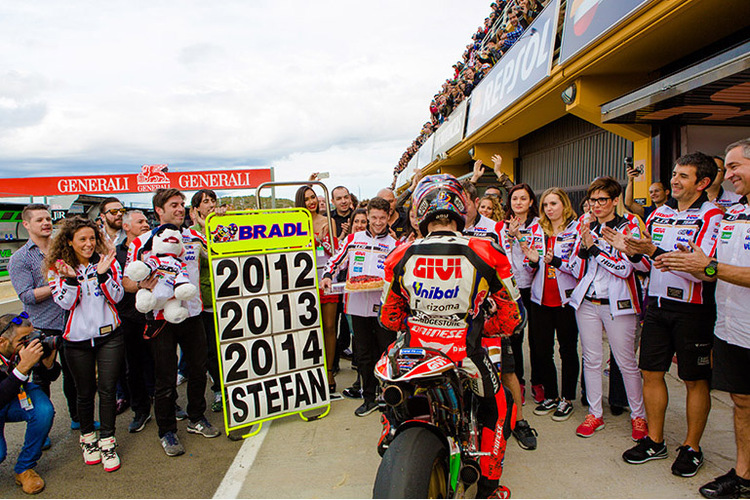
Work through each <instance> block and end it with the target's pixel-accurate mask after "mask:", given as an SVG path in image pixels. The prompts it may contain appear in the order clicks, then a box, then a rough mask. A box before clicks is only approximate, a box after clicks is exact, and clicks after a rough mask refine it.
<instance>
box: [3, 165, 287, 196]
mask: <svg viewBox="0 0 750 500" xmlns="http://www.w3.org/2000/svg"><path fill="white" fill-rule="evenodd" d="M271 180H272V179H271V169H270V168H254V169H237V170H208V171H200V172H169V171H168V168H167V165H143V166H142V167H141V172H140V173H139V174H120V175H81V176H70V177H19V178H11V179H0V197H10V196H59V195H66V194H118V193H151V192H153V191H156V190H157V189H161V188H176V189H179V190H181V191H197V190H199V189H248V188H256V187H258V186H259V185H260V184H262V183H264V182H269V181H271Z"/></svg>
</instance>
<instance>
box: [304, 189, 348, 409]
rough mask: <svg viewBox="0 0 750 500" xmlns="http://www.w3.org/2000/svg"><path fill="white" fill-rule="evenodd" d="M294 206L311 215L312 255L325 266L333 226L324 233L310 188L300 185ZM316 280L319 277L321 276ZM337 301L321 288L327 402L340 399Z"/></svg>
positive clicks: (330, 253)
mask: <svg viewBox="0 0 750 500" xmlns="http://www.w3.org/2000/svg"><path fill="white" fill-rule="evenodd" d="M294 206H296V207H297V208H306V209H307V210H308V211H309V212H310V214H311V215H312V221H313V233H314V236H315V247H316V248H317V249H318V251H317V252H318V253H317V256H316V257H317V261H318V265H319V266H325V264H326V263H327V261H328V259H330V258H331V257H333V255H334V253H335V252H336V250H337V249H338V241H339V240H338V239H337V238H336V234H335V233H336V227H335V226H334V227H333V231H334V234H330V233H329V230H328V220H327V219H326V217H325V216H323V215H322V214H321V213H320V204H319V203H318V197H317V195H316V194H315V191H313V190H312V188H311V187H309V186H302V187H300V188H299V189H298V190H297V193H296V195H295V197H294ZM321 249H322V250H321ZM319 278H320V279H322V278H323V276H322V273H321V276H319ZM338 302H339V295H337V294H335V293H326V291H325V290H323V289H322V288H321V291H320V309H321V317H322V323H323V341H324V343H325V352H326V366H327V367H328V392H329V393H330V398H331V399H341V398H342V396H341V394H339V393H338V392H336V379H335V373H334V368H333V366H334V357H335V355H336V309H337V305H338Z"/></svg>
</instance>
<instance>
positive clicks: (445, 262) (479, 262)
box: [380, 174, 525, 498]
mask: <svg viewBox="0 0 750 500" xmlns="http://www.w3.org/2000/svg"><path fill="white" fill-rule="evenodd" d="M414 204H415V206H416V207H417V209H416V210H417V221H418V223H419V229H420V232H421V233H422V234H426V235H427V236H426V237H425V238H424V239H421V240H417V241H415V242H413V243H411V244H405V245H401V246H399V247H397V248H396V249H395V250H394V251H393V252H391V254H390V255H389V256H388V258H387V259H386V262H385V281H386V287H385V289H384V290H383V298H382V307H381V310H380V322H381V324H382V325H383V326H384V327H385V328H387V329H390V330H393V331H404V332H406V333H405V335H404V337H403V339H402V340H403V342H404V343H405V345H406V346H408V347H429V348H433V349H439V350H441V351H442V352H443V353H445V354H446V355H447V356H448V357H450V358H451V359H452V360H453V361H454V362H455V363H457V364H458V365H459V366H461V368H462V370H463V371H464V372H466V373H467V375H468V376H469V377H470V378H471V379H472V390H473V391H474V392H475V393H476V394H477V395H478V396H479V398H480V401H481V403H480V411H479V414H480V419H481V421H482V422H481V423H482V424H483V429H482V434H481V441H480V450H481V451H483V452H489V455H488V456H482V457H481V459H480V468H481V473H482V475H481V478H480V480H479V485H478V490H477V498H487V497H490V496H492V497H495V496H497V497H501V498H504V497H507V496H508V495H509V493H510V492H509V490H508V489H507V488H505V487H502V486H499V480H500V476H501V474H502V464H503V457H504V455H505V446H506V439H507V437H508V435H509V434H510V431H511V427H512V425H513V415H514V411H513V399H512V396H511V395H510V393H509V392H507V391H506V390H504V389H503V387H502V385H501V382H500V376H499V373H498V372H497V369H496V368H495V366H494V365H493V364H492V362H491V361H490V358H489V356H488V354H487V351H486V350H485V349H484V347H483V346H482V337H486V336H489V337H496V336H509V335H512V334H513V333H514V332H516V331H518V329H520V328H523V324H524V322H525V311H524V309H523V305H522V303H521V298H520V294H519V292H518V289H517V288H516V285H515V282H514V280H513V277H512V272H511V266H510V263H509V262H508V259H507V257H506V256H505V255H504V254H503V253H502V251H501V250H500V249H499V248H498V247H497V246H496V245H495V244H494V243H492V241H490V240H488V239H479V238H469V237H466V236H463V235H462V234H461V232H460V231H461V230H463V228H464V225H465V218H466V201H465V198H464V195H463V189H462V187H461V184H460V183H459V182H458V181H457V180H456V178H455V177H453V176H451V175H447V174H442V175H431V176H428V177H425V178H424V179H423V180H422V181H421V182H420V183H419V185H418V186H417V189H416V190H415V193H414Z"/></svg>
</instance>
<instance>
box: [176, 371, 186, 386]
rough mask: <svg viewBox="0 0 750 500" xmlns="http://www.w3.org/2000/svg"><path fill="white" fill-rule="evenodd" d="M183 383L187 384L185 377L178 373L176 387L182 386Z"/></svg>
mask: <svg viewBox="0 0 750 500" xmlns="http://www.w3.org/2000/svg"><path fill="white" fill-rule="evenodd" d="M185 382H187V377H185V376H184V375H183V374H181V373H178V374H177V385H182V384H184V383H185Z"/></svg>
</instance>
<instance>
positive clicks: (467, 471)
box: [458, 462, 480, 487]
mask: <svg viewBox="0 0 750 500" xmlns="http://www.w3.org/2000/svg"><path fill="white" fill-rule="evenodd" d="M479 475H480V472H479V466H478V465H477V464H476V463H475V462H466V463H464V465H463V466H462V467H461V470H460V471H459V473H458V477H459V478H461V482H462V483H464V484H465V485H466V486H467V487H468V486H471V485H472V484H474V483H476V482H477V481H479Z"/></svg>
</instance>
